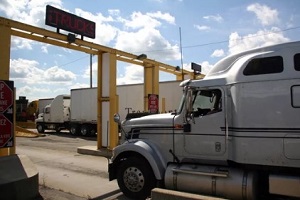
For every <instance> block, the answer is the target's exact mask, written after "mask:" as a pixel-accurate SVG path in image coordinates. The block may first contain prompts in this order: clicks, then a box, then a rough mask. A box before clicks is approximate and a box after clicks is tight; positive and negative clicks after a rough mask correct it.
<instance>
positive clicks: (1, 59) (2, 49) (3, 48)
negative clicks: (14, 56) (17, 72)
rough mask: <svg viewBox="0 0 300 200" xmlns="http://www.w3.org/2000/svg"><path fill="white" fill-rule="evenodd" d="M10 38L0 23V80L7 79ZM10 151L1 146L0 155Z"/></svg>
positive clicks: (7, 31) (6, 28) (5, 27)
mask: <svg viewBox="0 0 300 200" xmlns="http://www.w3.org/2000/svg"><path fill="white" fill-rule="evenodd" d="M10 40H11V29H10V27H8V26H5V25H3V24H0V65H1V66H0V80H9V62H10ZM14 126H15V124H14ZM13 129H15V127H13ZM10 152H13V150H12V151H11V150H10V148H1V149H0V156H8V155H10Z"/></svg>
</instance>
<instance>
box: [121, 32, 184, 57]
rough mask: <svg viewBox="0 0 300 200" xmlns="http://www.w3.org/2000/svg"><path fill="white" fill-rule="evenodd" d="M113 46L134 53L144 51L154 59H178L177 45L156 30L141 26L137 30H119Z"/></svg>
mask: <svg viewBox="0 0 300 200" xmlns="http://www.w3.org/2000/svg"><path fill="white" fill-rule="evenodd" d="M115 48H117V49H121V50H123V51H127V52H133V53H136V54H140V53H145V54H147V56H148V58H151V59H156V60H160V61H161V60H162V59H163V60H164V61H166V60H179V59H180V52H179V48H178V45H176V44H175V45H172V44H170V43H169V41H167V40H166V39H165V38H164V37H163V36H162V35H161V34H160V32H159V31H158V30H156V29H153V28H150V27H149V28H143V29H140V30H138V31H137V32H124V31H120V32H119V35H118V38H117V40H116V46H115Z"/></svg>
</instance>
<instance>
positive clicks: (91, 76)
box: [90, 54, 93, 88]
mask: <svg viewBox="0 0 300 200" xmlns="http://www.w3.org/2000/svg"><path fill="white" fill-rule="evenodd" d="M92 87H93V54H90V88H92Z"/></svg>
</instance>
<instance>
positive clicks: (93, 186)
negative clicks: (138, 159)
mask: <svg viewBox="0 0 300 200" xmlns="http://www.w3.org/2000/svg"><path fill="white" fill-rule="evenodd" d="M92 145H96V138H95V137H94V138H93V137H80V136H76V137H75V136H71V135H70V134H68V133H64V132H63V133H55V132H47V133H46V134H45V136H44V137H36V138H26V137H17V138H16V152H17V154H23V155H27V156H28V157H29V159H30V160H31V161H32V162H33V164H34V165H35V166H36V167H37V169H38V171H39V184H40V190H39V191H40V194H41V197H40V199H47V200H48V199H49V200H50V199H53V200H66V199H72V200H73V199H74V200H83V199H94V200H100V199H101V200H128V198H126V197H125V196H124V195H123V194H122V192H121V191H120V190H119V187H118V184H117V182H116V181H115V180H114V181H109V180H108V166H107V165H108V160H107V159H106V158H104V157H100V156H91V155H83V154H78V153H77V148H78V147H81V146H92Z"/></svg>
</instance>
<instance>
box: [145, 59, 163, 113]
mask: <svg viewBox="0 0 300 200" xmlns="http://www.w3.org/2000/svg"><path fill="white" fill-rule="evenodd" d="M148 94H157V95H158V94H159V68H158V65H150V66H147V64H144V111H148Z"/></svg>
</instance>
